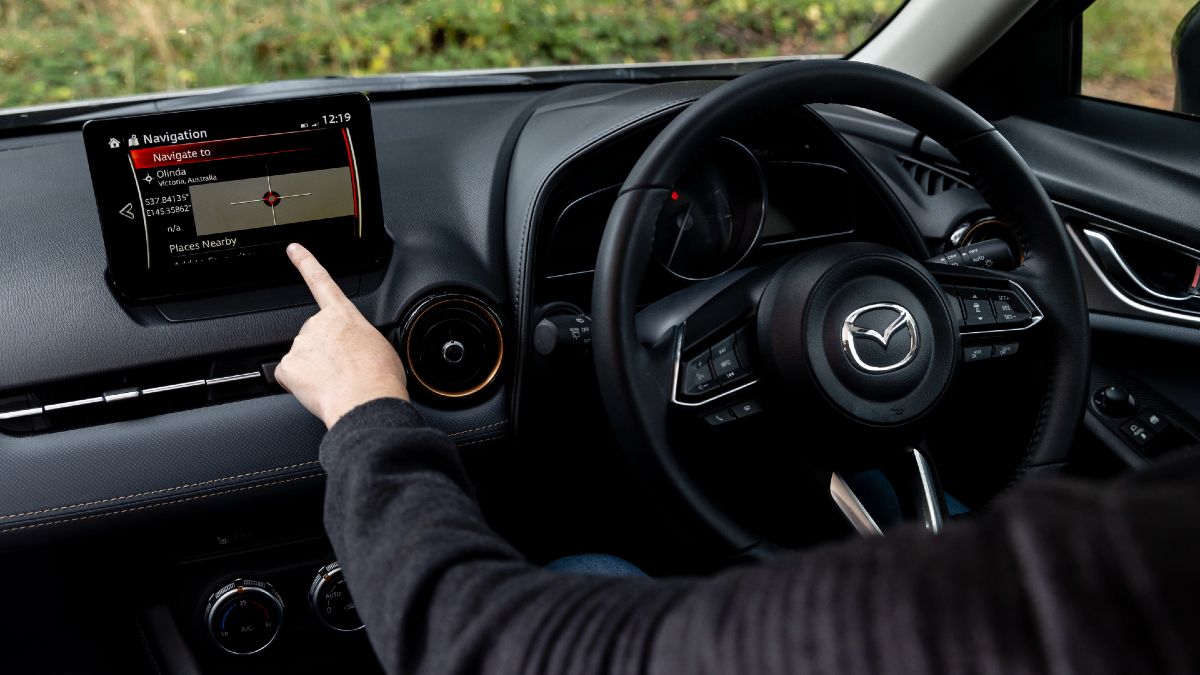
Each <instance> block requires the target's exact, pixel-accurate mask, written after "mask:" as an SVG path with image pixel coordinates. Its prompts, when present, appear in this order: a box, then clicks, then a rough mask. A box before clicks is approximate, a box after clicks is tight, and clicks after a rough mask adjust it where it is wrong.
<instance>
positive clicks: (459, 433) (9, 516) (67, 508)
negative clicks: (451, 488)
mask: <svg viewBox="0 0 1200 675" xmlns="http://www.w3.org/2000/svg"><path fill="white" fill-rule="evenodd" d="M507 422H508V419H503V420H500V421H499V422H495V423H493V424H488V425H485V426H482V427H476V428H474V429H466V430H464V431H456V432H454V433H452V434H448V435H449V436H450V437H451V438H454V437H456V436H463V435H465V434H470V433H474V432H477V431H485V430H487V429H492V428H494V427H498V426H501V425H503V424H506V423H507ZM490 440H494V439H493V438H485V439H483V440H482V441H470V442H467V443H458V444H457V445H458V446H459V447H462V446H464V445H474V444H475V443H482V442H485V441H490ZM317 464H320V461H319V460H311V461H308V462H299V463H296V464H288V465H286V466H277V467H273V468H270V469H260V470H258V471H249V472H247V473H239V474H236V475H233V476H224V477H221V478H212V479H209V480H205V481H200V482H197V483H185V484H183V485H174V486H171V487H165V488H159V489H157V490H149V491H146V492H137V493H134V494H128V495H122V496H120V497H106V498H104V499H97V500H94V501H90V502H80V503H78V504H68V505H66V506H55V507H52V508H48V509H39V510H37V511H25V512H22V513H9V514H5V515H0V520H11V519H13V518H23V517H27V516H38V515H43V514H47V513H55V512H58V511H70V510H71V509H79V508H86V507H89V506H99V505H101V504H110V503H112V502H119V501H122V500H125V499H137V498H139V497H150V496H153V495H158V494H163V493H164V492H174V491H176V490H186V489H188V488H195V487H203V486H205V485H212V484H214V483H223V482H225V481H231V480H237V479H239V478H249V477H251V476H260V475H262V474H266V473H276V472H279V471H287V470H289V469H299V468H302V467H307V466H313V465H317Z"/></svg>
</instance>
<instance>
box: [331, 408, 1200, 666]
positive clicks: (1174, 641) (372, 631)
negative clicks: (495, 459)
mask: <svg viewBox="0 0 1200 675" xmlns="http://www.w3.org/2000/svg"><path fill="white" fill-rule="evenodd" d="M321 462H322V464H323V465H324V467H325V469H326V471H327V472H328V474H329V482H328V487H327V492H326V503H325V525H326V529H327V531H328V533H329V536H330V539H331V541H332V542H333V546H334V549H335V551H336V552H337V555H338V558H339V560H340V561H341V563H342V565H343V568H344V570H345V575H346V579H347V582H348V584H349V587H350V591H351V593H352V595H353V596H354V598H355V602H356V605H357V607H358V610H359V613H360V614H361V615H362V617H363V619H364V621H365V622H366V624H367V632H368V635H369V637H370V640H371V643H372V645H373V647H374V649H375V652H376V654H377V655H378V657H379V659H380V662H381V663H382V664H383V666H384V669H385V670H386V671H387V672H388V673H438V674H442V673H547V674H553V675H561V674H565V673H622V674H625V673H642V672H645V673H689V674H690V673H696V674H699V673H714V674H715V673H719V674H722V675H730V674H735V673H754V674H756V675H762V674H770V673H805V672H838V673H916V672H921V673H925V672H974V671H979V672H994V673H1019V672H1044V671H1055V672H1078V673H1106V672H1114V673H1116V672H1122V673H1128V672H1193V671H1195V670H1196V669H1197V667H1198V666H1200V653H1198V648H1197V644H1198V643H1200V641H1197V640H1196V639H1195V635H1196V634H1197V632H1196V627H1197V621H1196V619H1195V618H1193V617H1194V615H1195V614H1196V613H1195V611H1194V609H1193V607H1192V606H1191V605H1192V604H1194V602H1195V599H1196V598H1198V597H1200V593H1198V592H1197V589H1198V588H1200V583H1198V581H1197V579H1198V575H1197V572H1196V563H1197V561H1200V465H1198V464H1197V463H1196V462H1191V463H1187V464H1183V465H1181V467H1180V468H1177V469H1176V470H1173V471H1169V472H1160V473H1159V475H1158V476H1157V477H1151V478H1147V479H1144V480H1140V481H1137V482H1128V483H1125V484H1122V485H1118V486H1110V487H1108V488H1103V489H1102V488H1099V487H1095V486H1090V485H1084V484H1076V483H1044V484H1040V485H1038V486H1035V487H1031V488H1028V489H1025V490H1021V491H1016V492H1014V493H1012V495H1010V496H1009V497H1008V498H1007V499H1006V500H1004V501H1003V502H1002V504H1001V505H1000V506H998V507H997V508H995V509H993V510H992V511H991V512H990V513H989V514H988V515H986V516H983V517H980V518H977V519H975V520H974V521H973V522H970V523H966V524H955V525H952V526H951V527H949V528H947V531H946V532H945V533H944V534H943V535H941V536H938V537H931V536H928V535H925V534H924V533H922V532H919V531H917V530H915V529H913V530H910V531H900V532H897V533H896V534H894V535H892V536H889V537H888V538H887V539H886V540H883V539H880V540H870V541H868V540H861V541H850V542H846V543H842V544H836V545H830V546H825V547H822V548H819V549H815V550H812V551H807V552H803V553H797V554H792V555H789V556H786V557H783V558H780V559H779V560H777V561H775V562H772V563H771V564H767V565H759V566H753V567H745V568H739V569H734V570H731V571H728V572H725V573H722V574H719V575H716V576H713V577H710V578H705V579H666V580H662V579H659V580H656V579H648V578H641V579H639V578H610V577H593V576H579V575H566V574H558V573H553V572H548V571H546V570H543V569H541V568H539V567H537V566H534V565H531V564H529V563H528V562H527V561H525V560H524V559H523V558H522V556H521V555H520V553H518V552H517V551H516V550H514V549H513V548H512V547H511V546H509V545H508V544H507V543H506V542H504V541H503V540H502V539H501V538H500V537H498V536H497V535H496V534H494V533H493V532H492V531H491V530H489V529H488V527H487V525H486V524H485V522H484V519H483V517H482V515H481V514H480V512H479V509H478V506H477V505H476V503H475V501H474V499H473V498H472V493H471V488H470V485H469V484H468V482H467V479H466V476H465V474H464V472H463V469H462V467H461V465H460V464H459V461H458V455H457V449H456V447H455V446H454V443H453V442H452V441H451V440H450V438H449V437H447V436H446V435H445V434H444V433H442V432H440V431H437V430H434V429H431V428H428V427H426V426H424V424H423V422H422V421H421V418H420V415H419V414H418V413H417V411H416V410H415V409H414V408H413V407H412V406H411V405H409V404H408V403H406V402H403V401H400V400H398V399H381V400H377V401H372V402H370V403H367V404H365V405H363V406H360V407H358V408H356V409H355V410H353V411H351V412H350V413H349V414H347V415H346V416H345V417H344V418H343V419H342V420H340V421H339V422H338V423H337V424H336V425H335V426H334V427H333V429H331V430H330V432H329V434H328V435H327V436H326V438H325V440H324V442H323V443H322V446H321ZM1168 510H1169V511H1168ZM1168 512H1169V513H1170V517H1163V515H1164V514H1165V513H1168ZM1189 598H1190V599H1189Z"/></svg>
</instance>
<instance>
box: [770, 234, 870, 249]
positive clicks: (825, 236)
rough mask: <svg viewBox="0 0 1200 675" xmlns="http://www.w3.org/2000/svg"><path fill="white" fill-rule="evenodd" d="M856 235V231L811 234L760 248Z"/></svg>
mask: <svg viewBox="0 0 1200 675" xmlns="http://www.w3.org/2000/svg"><path fill="white" fill-rule="evenodd" d="M854 233H855V230H845V231H842V232H829V233H828V234H810V235H807V236H804V237H792V238H791V239H776V240H775V241H764V242H762V243H761V244H759V245H758V247H759V248H766V247H768V246H780V245H782V244H798V243H800V242H805V241H817V240H819V239H832V238H833V237H847V236H849V235H852V234H854Z"/></svg>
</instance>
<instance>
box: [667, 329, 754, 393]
mask: <svg viewBox="0 0 1200 675" xmlns="http://www.w3.org/2000/svg"><path fill="white" fill-rule="evenodd" d="M686 325H687V324H686V323H681V324H679V325H678V326H676V327H675V366H674V368H673V370H672V371H671V402H672V403H674V404H675V405H681V406H684V407H687V408H696V407H699V406H702V405H707V404H709V403H712V402H713V401H715V400H717V399H719V398H723V397H725V396H729V395H730V394H736V393H737V392H739V391H741V390H743V389H745V388H746V387H749V386H751V385H754V384H758V379H757V378H755V379H753V380H750V381H749V382H747V383H745V384H743V385H741V386H740V387H735V388H733V389H730V390H729V391H723V392H721V393H719V394H717V395H716V396H712V397H709V398H706V399H704V400H703V401H697V402H695V403H691V402H688V401H680V400H679V362H680V359H682V358H683V329H684V326H686Z"/></svg>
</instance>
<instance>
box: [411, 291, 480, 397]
mask: <svg viewBox="0 0 1200 675" xmlns="http://www.w3.org/2000/svg"><path fill="white" fill-rule="evenodd" d="M400 353H401V354H403V356H404V361H405V363H407V365H408V372H409V373H410V374H411V375H412V377H413V379H415V380H416V381H417V384H419V385H420V386H421V387H422V388H423V389H425V390H426V391H428V392H430V393H432V394H434V395H437V396H442V397H445V398H463V397H465V396H470V395H472V394H475V393H478V392H479V391H482V390H483V389H484V388H485V387H487V386H488V385H489V384H491V383H492V381H493V380H495V379H496V374H497V373H499V372H500V364H501V363H502V362H503V360H504V335H503V333H502V331H501V329H500V319H499V318H498V317H497V316H496V313H495V312H493V311H492V310H491V309H490V308H489V307H488V306H487V305H486V304H484V303H483V302H482V301H481V300H478V299H476V298H473V297H470V296H466V295H454V294H445V295H435V296H432V297H429V298H426V299H424V300H422V301H421V302H419V303H418V304H417V306H416V308H415V309H413V310H412V312H410V313H409V315H408V318H407V319H406V320H405V321H404V327H403V328H402V329H401V331H400Z"/></svg>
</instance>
